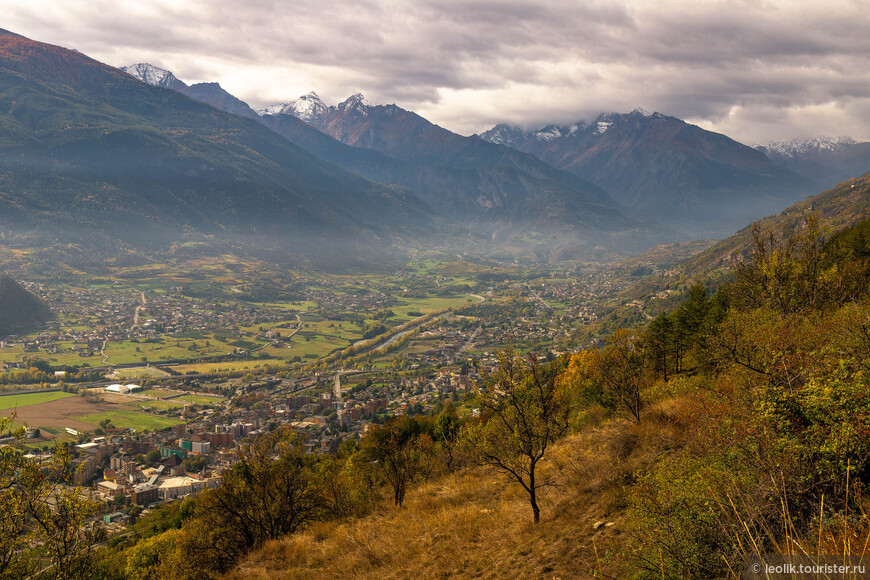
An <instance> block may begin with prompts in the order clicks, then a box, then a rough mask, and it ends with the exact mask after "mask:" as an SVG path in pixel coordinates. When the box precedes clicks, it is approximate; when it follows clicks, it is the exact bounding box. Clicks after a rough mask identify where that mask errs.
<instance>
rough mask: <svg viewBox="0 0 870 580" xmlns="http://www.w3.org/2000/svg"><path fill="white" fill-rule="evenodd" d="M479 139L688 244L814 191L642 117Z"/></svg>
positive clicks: (720, 142) (719, 141)
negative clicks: (664, 226) (539, 164)
mask: <svg viewBox="0 0 870 580" xmlns="http://www.w3.org/2000/svg"><path fill="white" fill-rule="evenodd" d="M481 137H482V138H483V139H485V140H487V141H490V142H492V143H500V144H504V145H508V146H510V147H514V148H516V149H518V150H520V151H524V152H527V153H532V154H534V155H536V156H538V157H539V158H541V159H542V160H544V161H546V162H547V163H549V164H551V165H553V166H554V167H558V168H560V169H563V170H565V171H568V172H571V173H573V174H575V175H577V176H578V177H582V178H583V179H586V180H589V181H591V182H592V183H594V184H596V185H598V186H600V187H602V188H603V189H605V190H606V191H608V192H610V193H611V194H612V195H613V197H614V198H615V199H616V200H617V201H618V202H620V203H622V204H624V205H626V206H629V207H631V208H634V209H637V210H640V211H643V212H644V213H645V214H647V215H650V216H652V217H654V218H655V219H659V220H661V221H664V222H667V223H670V224H672V225H674V226H675V227H680V228H682V229H684V230H689V231H690V232H691V233H692V234H693V236H694V237H719V236H721V235H723V234H727V233H730V232H732V231H734V229H736V228H739V227H741V226H742V225H745V224H746V223H747V222H749V221H752V220H753V219H756V218H758V217H761V216H764V215H767V214H769V213H773V212H775V211H779V210H781V209H782V208H784V207H786V206H787V205H788V204H789V203H792V202H794V201H796V200H798V199H801V198H802V197H805V196H806V195H808V194H809V193H811V192H812V191H813V184H812V182H810V181H809V180H808V179H806V178H805V177H803V176H800V175H798V174H797V173H795V172H794V171H792V170H789V169H787V168H784V167H780V166H778V165H776V164H774V163H773V162H772V161H771V160H770V159H768V158H767V157H766V156H765V155H764V154H762V153H761V152H760V151H758V150H755V149H753V148H751V147H748V146H746V145H743V144H741V143H738V142H737V141H734V140H733V139H730V138H729V137H726V136H725V135H721V134H719V133H714V132H711V131H706V130H704V129H701V128H700V127H698V126H696V125H691V124H689V123H686V122H685V121H682V120H680V119H678V118H676V117H669V116H667V115H663V114H661V113H653V114H650V113H647V112H645V111H643V110H640V109H636V110H634V111H632V112H631V113H627V114H618V113H605V114H602V115H600V116H599V117H598V118H596V119H595V120H594V121H592V122H591V123H586V122H583V121H578V122H576V123H574V124H571V125H561V126H560V125H549V126H546V127H543V128H541V129H538V130H536V131H529V132H525V131H523V130H522V129H520V128H519V127H516V126H511V125H505V124H502V125H497V126H495V127H493V128H492V129H490V130H489V131H486V132H485V133H483V134H482V135H481Z"/></svg>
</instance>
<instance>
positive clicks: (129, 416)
mask: <svg viewBox="0 0 870 580" xmlns="http://www.w3.org/2000/svg"><path fill="white" fill-rule="evenodd" d="M73 419H76V420H78V421H82V422H84V423H90V424H92V425H99V424H100V421H102V420H103V419H111V421H112V423H113V424H114V425H115V426H116V427H121V428H128V429H135V430H137V431H143V430H145V429H149V430H151V431H154V430H157V429H164V428H166V427H172V426H173V425H178V424H179V423H183V421H179V420H177V419H169V418H167V417H157V416H154V415H147V414H145V413H140V412H138V411H124V410H118V411H105V412H102V413H92V414H90V415H78V416H75V417H73Z"/></svg>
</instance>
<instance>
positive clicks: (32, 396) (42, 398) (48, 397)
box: [0, 391, 75, 411]
mask: <svg viewBox="0 0 870 580" xmlns="http://www.w3.org/2000/svg"><path fill="white" fill-rule="evenodd" d="M73 396H75V395H73V394H72V393H64V392H62V391H52V392H49V393H25V394H23V395H2V396H0V411H5V410H7V409H16V408H18V409H20V408H21V407H29V406H30V405H39V404H40V403H49V402H51V401H57V400H58V399H65V398H67V397H73Z"/></svg>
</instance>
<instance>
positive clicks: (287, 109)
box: [257, 91, 329, 123]
mask: <svg viewBox="0 0 870 580" xmlns="http://www.w3.org/2000/svg"><path fill="white" fill-rule="evenodd" d="M327 113H329V107H327V106H326V105H325V104H324V103H323V101H321V100H320V97H319V96H317V93H315V92H314V91H311V92H310V93H308V94H307V95H302V96H301V97H299V98H298V99H296V100H295V101H290V102H289V103H283V104H280V105H270V106H268V107H263V108H262V109H257V114H258V115H260V116H261V117H262V116H263V115H293V116H294V117H296V118H298V119H301V120H303V121H305V122H306V123H311V122H313V121H317V120H319V119H322V118H323V117H324V116H326V114H327Z"/></svg>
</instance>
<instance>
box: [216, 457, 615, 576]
mask: <svg viewBox="0 0 870 580" xmlns="http://www.w3.org/2000/svg"><path fill="white" fill-rule="evenodd" d="M573 443H576V441H574V442H573ZM569 447H573V445H572V441H566V442H564V443H563V444H562V445H560V446H559V449H557V450H556V451H559V452H561V453H564V454H565V455H570V454H571V453H569V451H568V448H569ZM555 455H557V454H556V453H554V456H555ZM554 459H555V457H554ZM556 463H558V461H554V462H553V463H552V464H551V465H550V470H551V471H556V472H561V475H563V479H564V485H563V486H562V487H558V488H555V487H553V488H547V489H545V490H544V491H543V494H542V495H543V498H542V501H541V503H542V506H543V510H542V511H543V513H542V521H541V523H540V524H538V525H535V524H533V523H532V512H531V508H530V507H529V503H528V499H527V497H526V495H525V492H524V491H523V490H522V489H521V488H519V487H518V486H517V485H516V484H510V483H509V482H508V481H507V480H506V479H505V478H504V476H502V475H501V474H499V473H496V472H494V471H491V470H488V469H480V468H478V469H471V470H469V471H467V472H465V473H463V474H457V475H451V476H447V477H444V478H442V479H440V480H438V481H436V482H432V483H428V484H425V485H422V486H419V487H416V488H413V489H411V490H410V491H409V492H408V498H407V500H406V503H405V507H403V508H401V509H397V508H394V507H392V506H384V507H382V508H380V509H378V510H377V511H376V512H375V513H373V514H371V515H369V516H367V517H365V518H362V519H359V520H354V521H349V522H344V523H323V524H318V525H316V526H313V527H312V528H311V529H309V530H308V531H306V532H304V533H302V534H298V535H296V536H292V537H289V538H285V539H283V540H278V541H273V542H270V543H268V544H266V545H265V546H264V547H263V548H262V549H261V550H259V551H257V552H255V553H253V554H251V555H250V557H249V558H248V559H247V560H246V561H244V562H243V563H242V564H241V565H240V566H239V568H238V569H237V570H236V571H234V572H233V573H231V574H230V575H229V576H228V577H229V578H269V579H278V578H411V577H419V578H468V577H474V578H505V577H510V578H578V577H591V576H593V575H595V572H596V570H598V569H599V567H600V568H602V570H601V571H602V572H605V571H606V569H607V563H606V561H605V558H606V556H607V554H608V552H609V551H612V550H614V549H615V548H617V547H619V546H620V545H621V542H620V536H621V534H622V530H621V528H620V525H619V514H618V513H613V514H606V513H605V509H604V507H603V505H602V499H603V498H604V497H605V494H602V493H601V492H600V491H595V490H591V489H587V486H585V485H583V482H581V481H580V474H581V470H583V469H585V463H584V462H583V461H582V460H579V461H578V459H577V458H576V457H574V458H573V460H572V463H573V465H574V466H573V467H572V466H571V465H570V464H568V463H565V464H564V465H563V469H562V470H560V469H559V468H558V467H557V466H556V465H555V464H556ZM581 466H582V467H581ZM575 468H576V469H575ZM589 475H590V479H589V481H588V482H587V483H594V482H597V481H598V480H600V477H598V476H597V475H595V474H593V473H591V472H590V473H589ZM571 479H573V481H571ZM591 487H592V488H595V487H599V486H596V485H593V486H591ZM605 520H606V521H607V522H615V523H614V525H612V526H604V525H602V526H600V527H599V528H598V529H597V530H593V524H594V523H596V522H599V521H601V522H603V521H605ZM596 549H597V552H598V558H596ZM598 560H601V562H600V564H599V563H597V561H598ZM599 575H600V574H599Z"/></svg>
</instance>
